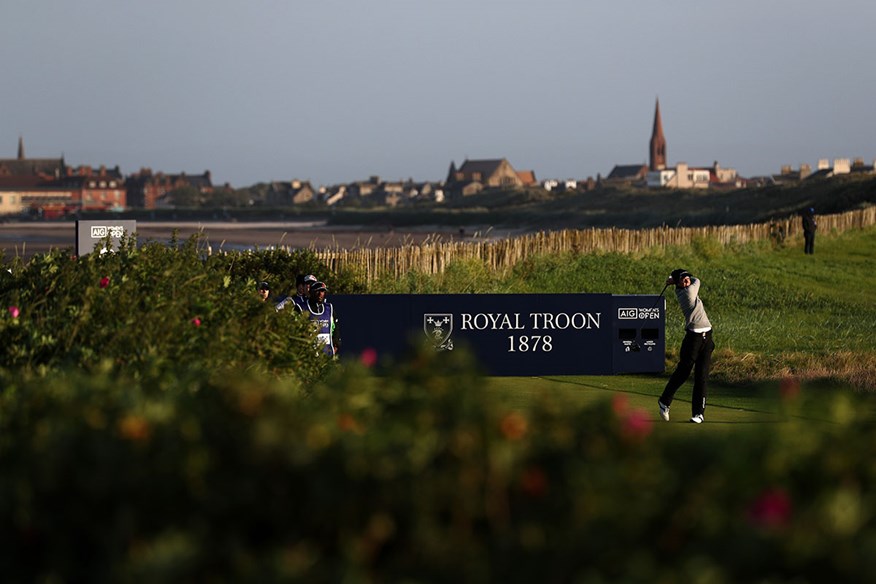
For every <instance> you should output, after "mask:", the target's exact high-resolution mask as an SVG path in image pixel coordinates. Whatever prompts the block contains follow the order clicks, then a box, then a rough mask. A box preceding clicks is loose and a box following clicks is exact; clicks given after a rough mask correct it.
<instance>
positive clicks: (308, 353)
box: [0, 237, 344, 382]
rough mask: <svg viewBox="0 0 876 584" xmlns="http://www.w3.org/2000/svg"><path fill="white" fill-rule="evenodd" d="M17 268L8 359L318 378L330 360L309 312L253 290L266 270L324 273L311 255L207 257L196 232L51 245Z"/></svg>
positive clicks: (1, 291) (25, 363)
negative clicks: (81, 251)
mask: <svg viewBox="0 0 876 584" xmlns="http://www.w3.org/2000/svg"><path fill="white" fill-rule="evenodd" d="M11 270H12V273H11V274H10V273H8V272H5V271H4V273H3V275H2V276H0V286H2V287H0V297H2V305H3V307H4V314H3V318H2V319H0V333H2V335H3V340H4V342H3V344H2V346H0V367H2V368H6V369H10V370H18V371H23V372H28V371H37V372H41V371H42V372H44V371H46V370H48V369H53V368H58V367H65V368H83V369H86V370H92V369H94V368H96V367H103V366H104V364H105V363H109V364H110V365H111V366H113V367H116V368H119V369H123V370H125V371H126V372H136V373H138V374H146V373H147V372H150V371H154V370H175V369H176V368H177V367H179V366H181V365H182V366H185V367H192V368H196V369H199V370H202V371H204V372H218V371H222V370H236V369H247V368H250V367H255V368H259V369H265V370H268V371H272V372H274V373H275V374H280V375H287V374H293V375H295V376H296V377H298V378H299V379H301V380H302V381H305V382H310V381H312V380H313V379H316V378H318V377H319V376H320V375H321V371H322V370H323V369H324V368H325V365H326V364H325V363H324V362H323V361H322V360H321V359H320V358H318V356H317V355H316V353H315V352H314V351H313V332H312V331H311V330H310V327H309V323H308V322H307V321H306V319H303V318H298V317H296V315H295V313H294V312H293V311H291V310H290V311H284V312H279V313H278V312H276V311H275V310H274V307H273V304H271V303H263V302H260V301H259V300H258V298H257V295H256V282H257V281H259V280H262V279H276V280H277V281H279V279H280V276H281V274H282V275H283V277H286V275H287V274H291V278H292V279H293V280H294V274H295V273H297V272H299V271H304V270H309V271H315V272H322V273H326V269H325V268H324V267H322V266H320V265H319V264H318V262H316V261H315V260H314V258H313V256H312V255H311V254H307V253H300V254H289V253H286V252H270V253H263V254H259V253H256V254H227V255H225V254H219V255H210V256H207V255H205V254H204V253H203V250H202V249H200V248H199V240H198V238H197V237H193V238H192V239H190V240H188V241H186V242H184V243H179V242H173V243H172V244H171V246H164V245H161V244H147V245H144V246H143V247H141V248H139V249H138V248H137V247H136V246H135V245H134V242H133V241H127V242H125V244H124V245H123V248H122V249H121V250H120V251H119V252H118V253H109V254H103V255H101V254H97V253H92V254H89V255H87V256H84V257H81V258H76V257H74V256H70V255H68V254H67V253H66V252H52V253H48V254H42V255H37V256H35V257H34V258H33V259H32V260H31V261H30V262H29V263H28V264H26V265H21V264H16V265H13V266H12V268H11ZM342 282H343V280H342ZM343 285H344V284H343V283H342V284H341V286H343ZM12 307H14V308H15V309H16V310H17V311H18V313H19V314H18V315H17V316H16V317H14V318H13V316H12V314H11V312H9V310H10V309H11V308H12Z"/></svg>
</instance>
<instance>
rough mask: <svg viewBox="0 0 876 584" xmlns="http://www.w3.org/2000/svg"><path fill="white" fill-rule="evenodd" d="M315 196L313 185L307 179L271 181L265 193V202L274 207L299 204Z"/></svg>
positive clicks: (309, 200)
mask: <svg viewBox="0 0 876 584" xmlns="http://www.w3.org/2000/svg"><path fill="white" fill-rule="evenodd" d="M314 198H315V193H314V190H313V186H312V185H311V184H310V182H309V181H300V180H291V181H287V182H276V181H275V182H272V183H271V184H270V186H268V191H267V193H266V194H265V204H266V205H270V206H276V207H286V206H291V205H301V204H303V203H309V202H311V201H313V200H314Z"/></svg>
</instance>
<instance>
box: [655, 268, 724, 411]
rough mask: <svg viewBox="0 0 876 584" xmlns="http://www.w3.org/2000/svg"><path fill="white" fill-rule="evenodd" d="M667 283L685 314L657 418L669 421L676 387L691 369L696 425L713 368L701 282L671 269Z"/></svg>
mask: <svg viewBox="0 0 876 584" xmlns="http://www.w3.org/2000/svg"><path fill="white" fill-rule="evenodd" d="M666 284H667V285H669V284H673V285H675V297H676V298H677V299H678V306H679V307H680V308H681V311H682V312H683V313H684V330H685V334H684V340H683V341H682V342H681V353H680V355H679V360H678V365H677V366H676V367H675V371H674V372H673V373H672V375H671V376H670V377H669V381H668V382H667V383H666V387H665V388H664V389H663V395H661V396H660V399H658V400H657V405H658V406H659V408H660V417H661V418H663V420H665V421H666V422H668V421H669V406H671V405H672V398H673V397H675V392H676V391H678V388H679V387H681V386H682V384H684V382H685V381H687V378H688V377H690V372H691V369H694V386H693V395H692V396H691V418H690V421H691V422H693V423H695V424H702V423H703V421H704V420H705V418H704V417H703V416H704V415H705V411H706V384H707V383H708V381H709V369H710V368H711V366H712V351H714V350H715V343H714V342H712V323H710V322H709V317H708V316H706V309H705V307H703V301H702V300H700V296H699V292H700V281H699V280H698V279H697V278H694V277H693V276H692V275H691V274H690V273H689V272H688V271H687V270H684V269H677V270H673V271H672V274H670V276H669V278H668V279H667V280H666Z"/></svg>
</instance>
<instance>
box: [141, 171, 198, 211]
mask: <svg viewBox="0 0 876 584" xmlns="http://www.w3.org/2000/svg"><path fill="white" fill-rule="evenodd" d="M125 187H126V190H127V195H128V205H129V206H131V207H138V208H142V209H157V208H159V207H167V206H172V202H170V201H169V200H168V199H167V195H168V193H170V192H172V191H174V190H176V189H180V188H183V187H192V188H194V189H196V190H197V191H198V192H199V193H201V194H202V195H209V194H210V193H212V192H213V181H212V178H211V175H210V171H209V170H208V171H205V172H204V174H194V175H193V174H186V173H184V172H183V173H180V174H165V173H163V172H157V173H153V172H152V169H151V168H141V169H140V171H139V172H136V173H134V174H132V175H130V176H129V177H128V179H127V180H126V181H125Z"/></svg>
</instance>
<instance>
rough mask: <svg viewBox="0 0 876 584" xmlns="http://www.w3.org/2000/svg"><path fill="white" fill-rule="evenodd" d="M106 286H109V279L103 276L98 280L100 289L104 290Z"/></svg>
mask: <svg viewBox="0 0 876 584" xmlns="http://www.w3.org/2000/svg"><path fill="white" fill-rule="evenodd" d="M107 286H109V278H107V277H106V276H104V277H103V278H101V279H100V287H101V288H106V287H107Z"/></svg>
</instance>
